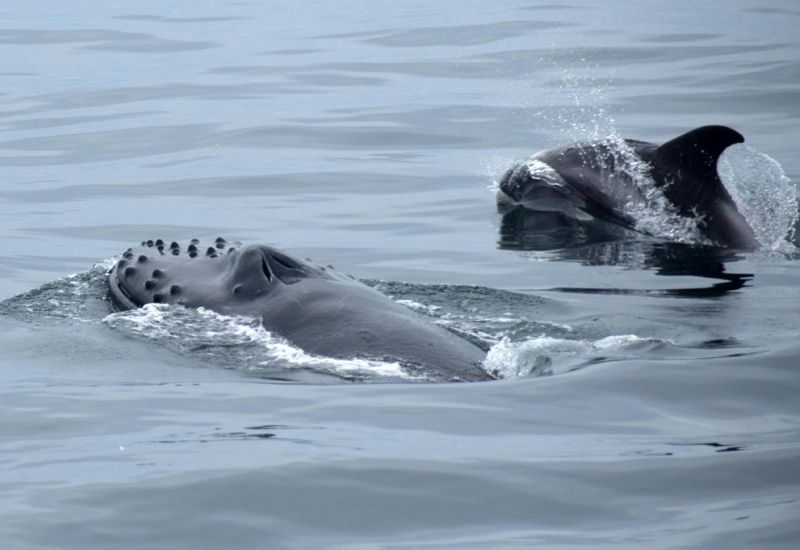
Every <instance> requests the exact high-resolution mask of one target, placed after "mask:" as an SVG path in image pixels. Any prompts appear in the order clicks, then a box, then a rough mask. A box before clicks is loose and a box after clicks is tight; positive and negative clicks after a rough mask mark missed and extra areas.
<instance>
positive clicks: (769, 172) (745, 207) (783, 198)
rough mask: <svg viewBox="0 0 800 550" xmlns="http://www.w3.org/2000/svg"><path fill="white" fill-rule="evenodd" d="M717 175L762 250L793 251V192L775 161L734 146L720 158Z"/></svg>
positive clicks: (750, 149)
mask: <svg viewBox="0 0 800 550" xmlns="http://www.w3.org/2000/svg"><path fill="white" fill-rule="evenodd" d="M717 171H718V173H719V177H720V179H721V180H722V182H723V183H724V185H725V188H726V189H727V190H728V192H729V193H730V195H731V198H732V199H733V201H734V202H735V203H736V207H737V208H738V209H739V212H741V213H742V215H743V216H744V217H745V219H746V220H747V222H748V223H749V224H750V227H752V228H753V231H754V232H755V234H756V239H758V242H759V244H760V245H761V246H762V248H764V249H765V250H771V251H779V252H789V251H791V250H793V249H794V245H792V244H791V240H792V238H793V236H794V225H795V223H796V222H797V217H798V212H797V190H796V189H795V186H794V184H793V183H792V182H791V180H790V179H789V178H787V177H786V174H785V173H784V172H783V168H781V165H780V164H779V163H778V161H776V160H775V159H773V158H771V157H770V156H768V155H765V154H764V153H761V152H759V151H756V150H755V149H753V148H752V147H749V146H747V145H745V144H736V145H732V146H730V147H728V148H727V149H726V150H725V152H724V153H723V154H722V156H721V157H720V159H719V163H718V165H717Z"/></svg>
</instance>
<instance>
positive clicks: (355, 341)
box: [108, 238, 491, 381]
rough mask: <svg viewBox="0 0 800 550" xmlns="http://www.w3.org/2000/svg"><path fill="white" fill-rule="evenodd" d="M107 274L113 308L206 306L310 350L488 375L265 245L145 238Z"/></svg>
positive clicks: (408, 322) (327, 276)
mask: <svg viewBox="0 0 800 550" xmlns="http://www.w3.org/2000/svg"><path fill="white" fill-rule="evenodd" d="M237 244H238V243H237ZM108 283H109V295H110V298H111V301H112V303H113V305H114V307H115V309H117V310H128V309H133V308H137V307H141V306H143V305H144V304H148V303H166V304H180V305H183V306H186V307H204V308H207V309H210V310H213V311H216V312H218V313H221V314H224V315H246V316H250V317H255V318H261V319H262V324H263V326H264V328H265V329H266V330H268V331H270V332H273V333H275V334H278V335H280V336H282V337H284V338H286V339H287V340H289V341H290V342H292V343H293V344H295V345H297V346H299V347H300V348H302V349H303V350H304V351H306V352H308V353H313V354H317V355H323V356H326V357H335V358H346V359H350V358H367V359H376V360H388V361H399V362H401V363H404V364H408V365H411V366H414V367H416V368H418V369H419V370H420V371H421V372H423V373H425V374H426V375H428V376H432V377H433V378H434V379H437V380H452V381H462V380H463V381H474V380H489V379H491V376H489V375H488V374H487V373H486V372H485V371H484V370H483V369H482V368H481V362H482V361H483V360H484V359H485V357H486V354H485V353H484V352H483V351H482V350H481V349H480V348H478V347H477V346H475V345H474V344H472V343H470V342H467V341H466V340H463V339H462V338H459V337H458V336H456V335H455V334H453V333H451V332H449V331H447V330H445V329H443V328H441V327H439V326H437V325H435V324H434V323H432V322H431V321H429V320H427V319H425V318H423V317H421V316H420V315H418V314H416V313H414V312H413V311H411V310H409V309H408V308H406V307H404V306H402V305H400V304H398V303H396V302H394V301H392V300H390V299H389V298H388V297H386V296H384V295H383V294H381V293H379V292H377V291H375V290H373V289H372V288H370V287H368V286H366V285H364V284H362V283H360V282H358V281H356V280H354V279H352V278H350V277H347V276H344V275H341V274H339V273H337V272H336V271H335V270H332V269H331V268H327V269H326V268H323V267H320V266H316V265H313V264H311V263H309V262H303V261H300V260H298V259H296V258H293V257H292V256H289V255H288V254H286V253H284V252H281V251H280V250H277V249H275V248H272V247H270V246H265V245H251V246H247V247H246V248H236V247H232V246H228V245H227V243H226V242H225V241H224V239H222V238H218V239H217V240H216V242H215V243H214V246H212V247H208V248H205V249H202V248H200V247H199V242H198V241H197V240H196V239H195V240H193V241H192V243H191V244H189V245H188V246H186V247H185V248H184V247H181V246H180V245H179V244H178V243H177V242H172V243H171V244H169V245H167V244H165V243H164V242H163V241H161V240H160V239H159V240H156V241H146V242H143V243H142V245H141V246H138V247H135V248H131V249H128V250H127V251H126V252H125V253H124V254H123V257H122V259H120V260H119V261H118V262H117V264H116V265H115V266H114V267H113V268H112V269H111V270H110V271H109V273H108Z"/></svg>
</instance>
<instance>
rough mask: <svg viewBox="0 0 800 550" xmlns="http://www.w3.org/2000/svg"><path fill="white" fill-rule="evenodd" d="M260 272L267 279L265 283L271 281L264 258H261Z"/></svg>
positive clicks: (270, 273)
mask: <svg viewBox="0 0 800 550" xmlns="http://www.w3.org/2000/svg"><path fill="white" fill-rule="evenodd" d="M261 271H263V272H264V276H265V277H266V278H267V281H272V272H271V271H270V270H269V266H268V265H267V259H266V258H261Z"/></svg>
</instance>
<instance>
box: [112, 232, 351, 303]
mask: <svg viewBox="0 0 800 550" xmlns="http://www.w3.org/2000/svg"><path fill="white" fill-rule="evenodd" d="M237 244H238V243H237ZM198 245H199V242H198V241H197V240H193V241H192V242H191V243H190V244H189V245H188V246H187V247H186V248H183V247H181V246H180V245H179V244H178V243H177V242H172V243H171V244H170V245H168V246H167V245H166V244H165V243H164V242H163V241H162V240H161V239H158V240H156V241H145V242H143V243H142V246H141V247H136V248H135V249H134V248H131V249H128V250H127V251H126V252H125V253H124V254H123V257H122V259H120V260H119V261H118V262H117V264H116V265H115V266H114V267H113V268H112V270H111V272H110V273H109V283H110V289H111V292H110V295H111V299H112V302H113V304H114V306H115V307H116V308H117V309H123V310H124V309H131V308H136V307H140V306H142V305H144V304H148V303H166V304H179V305H184V306H187V307H208V308H211V309H215V310H216V311H221V312H225V311H230V312H235V313H245V314H246V313H250V312H252V313H257V312H258V311H259V310H260V309H262V308H263V307H265V305H266V303H267V302H269V301H270V300H271V299H273V298H274V296H273V295H274V294H276V291H277V290H278V289H279V288H281V287H284V286H286V285H293V284H296V283H299V282H301V281H303V280H304V279H308V278H321V279H338V278H341V276H339V275H335V274H332V273H330V272H328V271H326V270H325V269H324V268H321V267H318V266H315V265H313V264H310V263H306V262H303V261H301V260H298V259H296V258H293V257H291V256H289V255H288V254H285V253H284V252H281V251H280V250H278V249H276V248H273V247H271V246H267V245H260V244H258V245H250V246H247V247H245V248H237V247H236V246H229V245H228V244H227V242H226V241H225V240H224V239H222V238H218V239H217V240H216V241H215V242H214V246H210V247H208V248H206V249H205V250H202V248H201V247H199V246H198ZM277 293H278V294H279V292H277Z"/></svg>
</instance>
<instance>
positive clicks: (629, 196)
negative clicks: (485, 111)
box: [497, 126, 758, 250]
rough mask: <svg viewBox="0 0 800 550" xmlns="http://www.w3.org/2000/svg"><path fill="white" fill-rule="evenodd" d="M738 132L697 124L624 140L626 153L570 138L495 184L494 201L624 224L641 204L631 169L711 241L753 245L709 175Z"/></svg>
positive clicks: (730, 245) (744, 246)
mask: <svg viewBox="0 0 800 550" xmlns="http://www.w3.org/2000/svg"><path fill="white" fill-rule="evenodd" d="M743 142H744V137H742V135H741V134H740V133H739V132H737V131H736V130H733V129H731V128H728V127H726V126H703V127H700V128H696V129H694V130H691V131H690V132H687V133H685V134H683V135H681V136H678V137H676V138H675V139H672V140H670V141H668V142H666V143H664V144H663V145H655V144H653V143H648V142H645V141H638V140H634V139H626V140H625V144H626V145H627V147H628V148H630V154H628V155H626V154H625V152H624V151H622V152H621V151H619V150H618V149H619V147H617V148H615V147H613V146H611V145H609V144H606V143H578V144H574V145H570V146H567V147H561V148H556V149H549V150H546V151H542V152H539V153H536V154H534V155H533V156H532V157H531V158H530V159H529V160H528V161H527V162H525V163H522V164H518V165H515V166H513V167H512V168H511V169H509V170H508V171H507V172H506V173H505V175H504V176H503V178H502V180H501V181H500V185H499V190H498V193H497V201H498V206H499V207H500V208H501V210H505V211H508V210H509V209H514V208H517V207H522V208H524V209H530V210H535V211H546V212H547V211H549V212H558V213H560V214H562V215H564V216H567V217H570V218H573V219H578V220H581V219H587V220H588V219H599V220H603V221H606V222H611V223H612V224H616V225H618V226H622V227H626V228H635V227H636V222H637V220H636V219H635V218H634V217H633V216H632V215H631V214H630V213H628V211H627V210H626V208H625V206H626V204H628V203H630V202H634V203H636V202H640V203H641V202H644V201H645V200H646V198H647V197H646V196H645V191H644V190H642V189H641V188H639V187H638V186H637V185H636V181H635V176H634V175H633V174H635V173H636V172H637V170H640V171H641V172H640V173H644V174H646V175H649V176H650V177H651V178H652V180H653V182H654V183H655V186H656V187H657V188H658V189H659V190H660V191H661V193H662V194H663V195H664V198H666V200H667V201H668V202H669V203H670V204H671V205H672V206H673V207H674V208H675V210H676V212H677V213H678V214H680V215H681V216H684V217H691V218H695V219H696V220H697V227H698V229H699V230H700V231H701V232H702V234H703V235H704V236H705V237H707V238H708V239H709V240H710V241H712V242H713V243H714V244H716V245H718V246H721V247H724V248H734V249H742V250H753V249H755V248H757V247H758V240H757V239H756V236H755V233H754V232H753V229H752V227H750V224H748V223H747V220H746V219H745V218H744V216H742V214H741V213H740V212H739V210H738V209H737V208H736V204H735V203H734V201H733V199H732V198H731V196H730V194H729V193H728V191H727V190H726V189H725V186H724V185H723V184H722V181H720V179H719V174H718V173H717V161H718V160H719V156H720V155H721V154H722V152H723V151H724V150H725V149H726V148H727V147H729V146H730V145H733V144H735V143H743Z"/></svg>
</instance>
